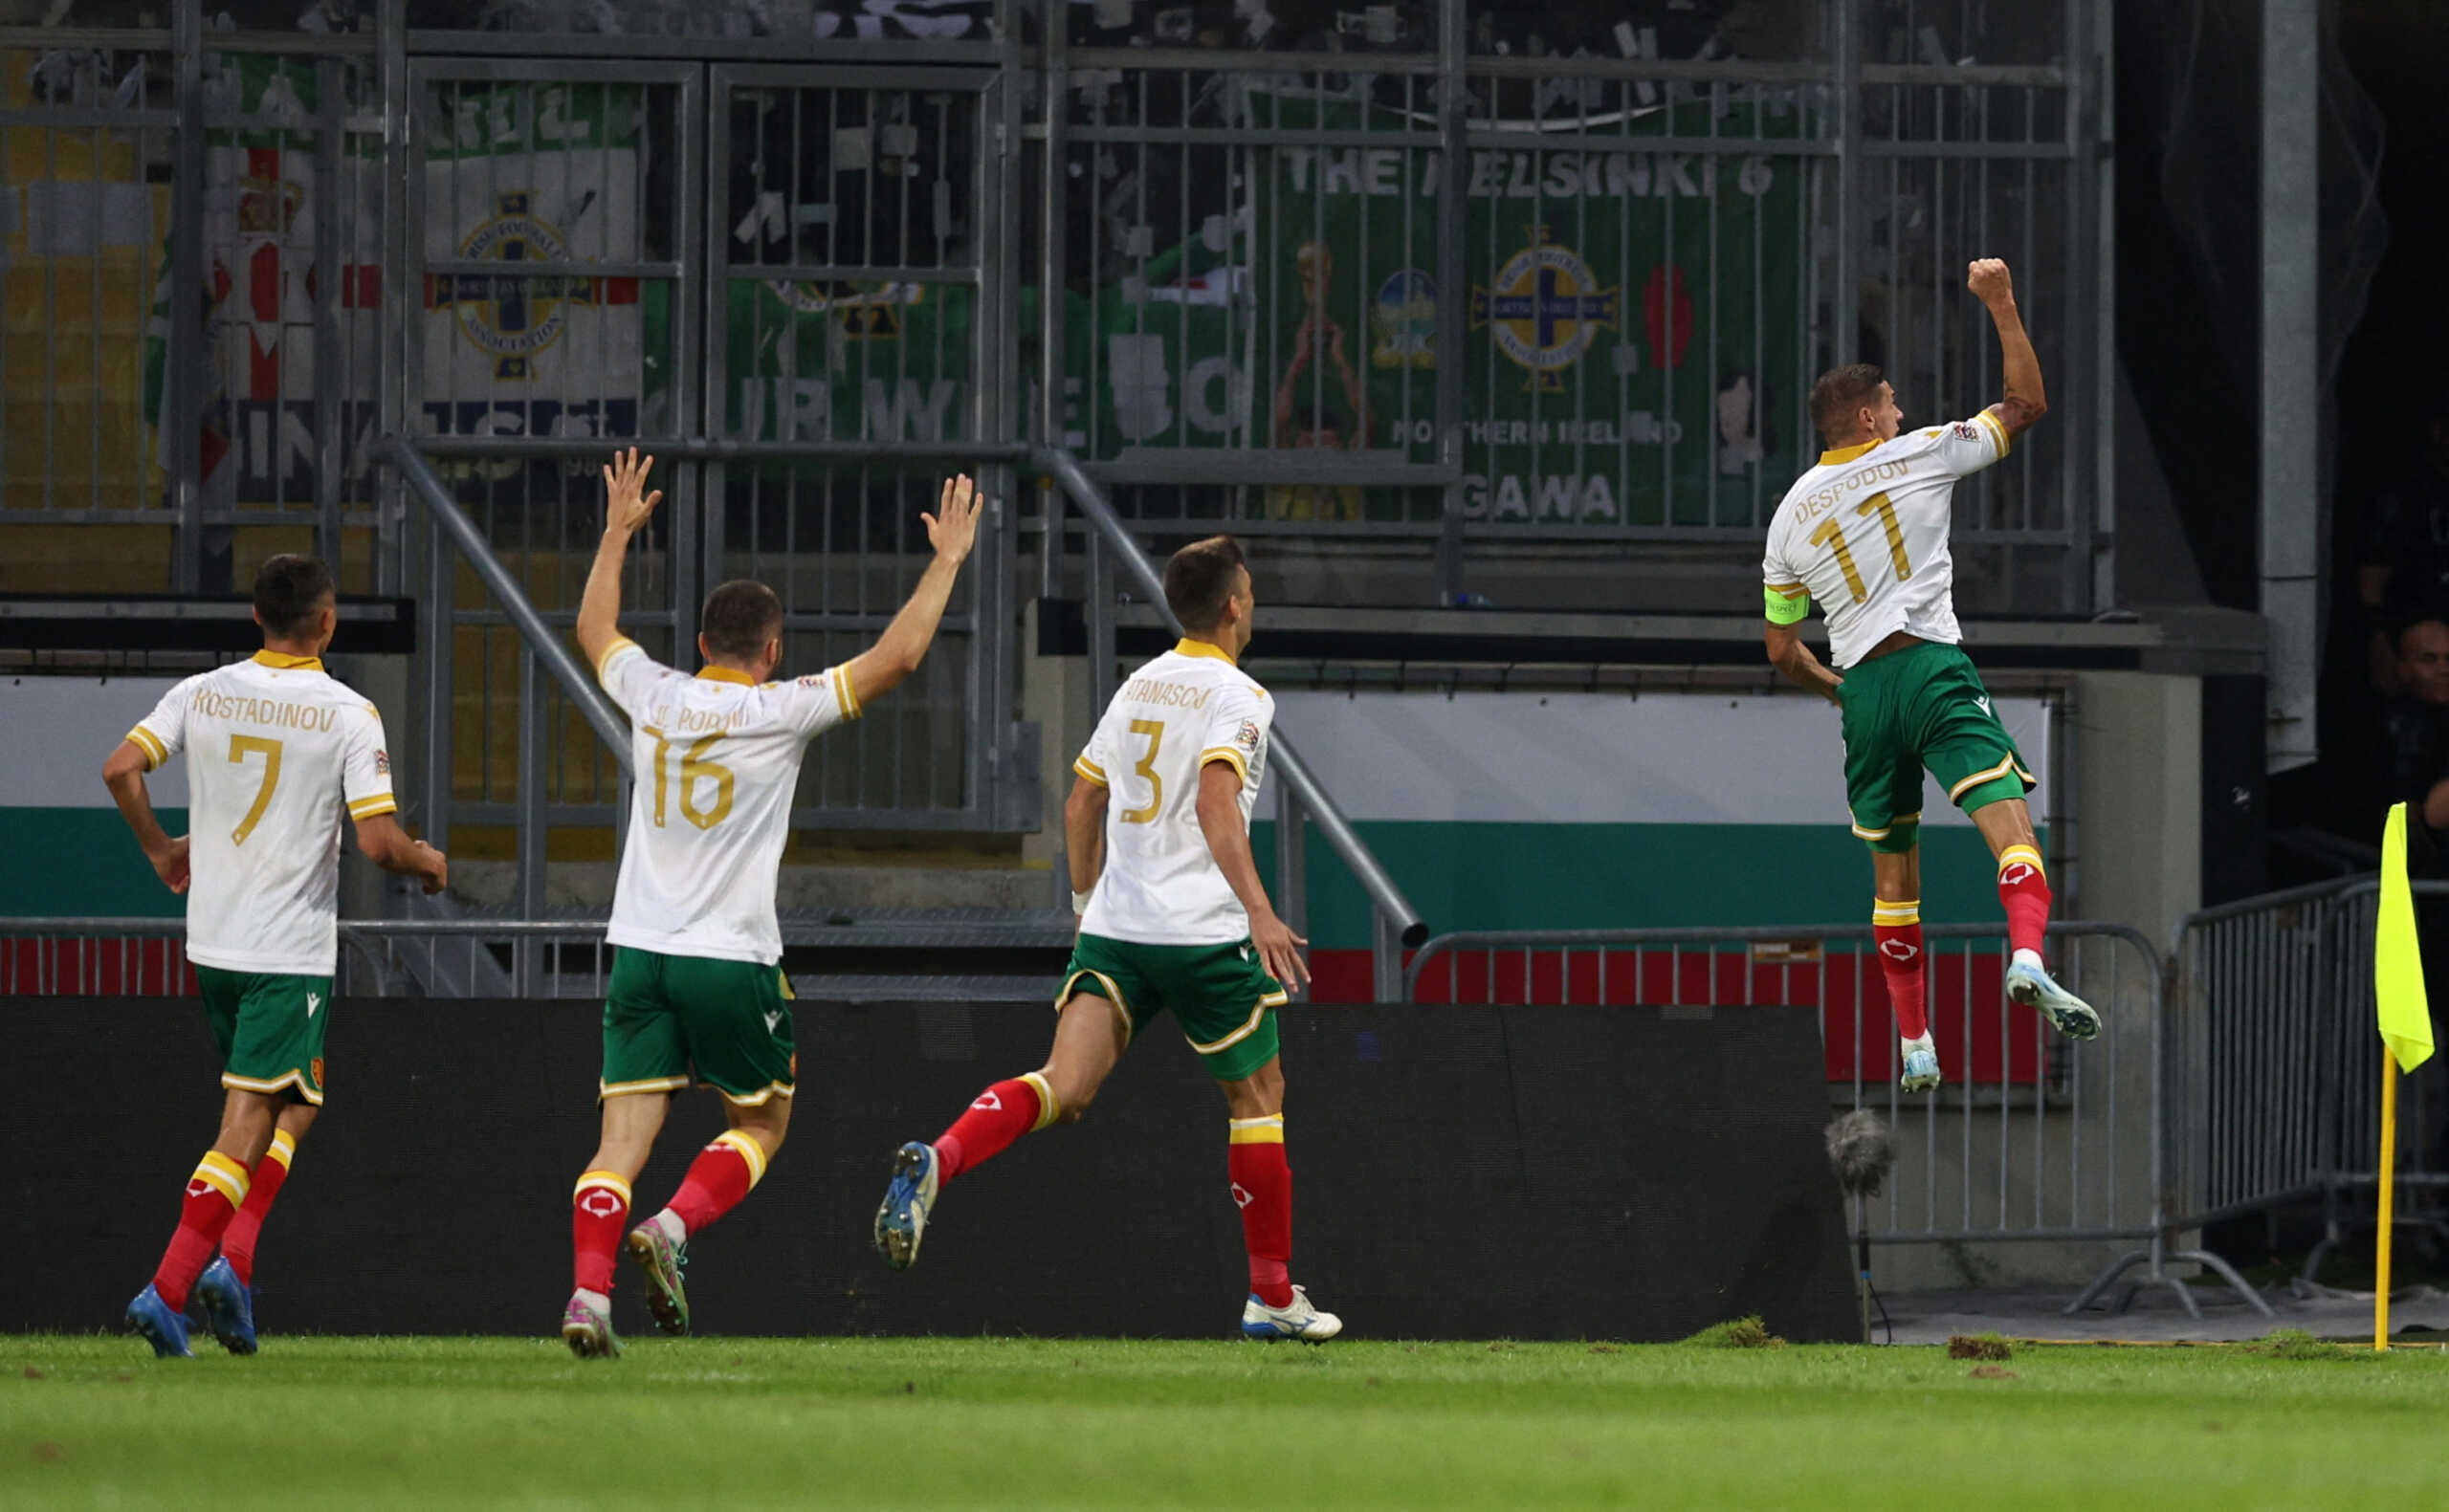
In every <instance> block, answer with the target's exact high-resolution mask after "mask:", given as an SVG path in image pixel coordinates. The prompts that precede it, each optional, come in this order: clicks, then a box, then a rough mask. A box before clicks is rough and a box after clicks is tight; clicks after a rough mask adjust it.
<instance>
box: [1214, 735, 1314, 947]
mask: <svg viewBox="0 0 2449 1512" xmlns="http://www.w3.org/2000/svg"><path fill="white" fill-rule="evenodd" d="M1199 832H1200V833H1201V834H1202V835H1203V836H1205V837H1206V839H1207V853H1208V854H1209V855H1211V856H1213V857H1215V858H1216V869H1217V870H1219V871H1221V872H1223V873H1224V883H1225V886H1227V887H1231V888H1232V889H1233V896H1235V897H1237V898H1239V899H1241V900H1242V909H1243V911H1244V912H1246V913H1247V914H1248V915H1249V916H1250V943H1251V944H1252V945H1255V946H1257V947H1258V950H1259V961H1260V964H1262V965H1264V966H1265V967H1267V971H1268V975H1270V976H1272V977H1274V978H1275V979H1276V980H1277V981H1280V982H1282V983H1283V984H1284V985H1285V986H1287V987H1297V986H1300V985H1301V984H1303V983H1305V982H1307V981H1309V979H1310V967H1309V964H1308V963H1307V962H1305V961H1303V960H1302V959H1301V947H1302V946H1304V945H1307V944H1309V943H1310V942H1309V941H1308V940H1305V939H1303V938H1302V937H1301V936H1300V935H1298V934H1295V933H1293V932H1292V926H1291V925H1289V924H1287V923H1285V922H1284V921H1283V920H1282V919H1279V918H1277V917H1276V916H1275V905H1274V904H1272V903H1269V901H1268V896H1267V888H1265V887H1260V886H1259V864H1258V861H1257V858H1255V857H1253V856H1252V855H1251V854H1250V832H1249V830H1248V829H1247V828H1246V827H1245V826H1244V825H1243V823H1242V774H1241V772H1240V770H1239V769H1237V768H1236V767H1234V766H1233V764H1232V763H1230V762H1228V761H1210V762H1208V763H1207V764H1206V765H1204V766H1202V767H1201V768H1200V769H1199Z"/></svg>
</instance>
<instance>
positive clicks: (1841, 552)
mask: <svg viewBox="0 0 2449 1512" xmlns="http://www.w3.org/2000/svg"><path fill="white" fill-rule="evenodd" d="M1854 513H1855V514H1857V515H1864V516H1865V517H1867V516H1869V515H1878V516H1879V522H1880V526H1881V528H1882V529H1884V530H1886V532H1887V555H1888V559H1890V560H1892V561H1894V562H1895V563H1896V581H1899V582H1905V581H1909V580H1910V579H1911V578H1912V576H1913V563H1912V562H1911V561H1909V560H1908V559H1907V558H1906V555H1905V528H1904V527H1903V526H1901V525H1899V524H1897V523H1896V506H1895V505H1894V504H1892V503H1890V502H1889V501H1888V497H1887V495H1886V494H1885V493H1874V494H1872V495H1871V496H1870V497H1869V498H1866V499H1864V500H1863V501H1862V502H1861V503H1860V504H1857V505H1855V506H1854ZM1811 543H1812V544H1813V545H1815V546H1834V547H1836V548H1837V565H1838V567H1839V569H1840V570H1842V572H1843V573H1844V574H1845V586H1846V587H1847V588H1848V589H1851V590H1852V592H1853V595H1854V602H1855V603H1862V602H1863V601H1864V600H1865V599H1867V598H1869V597H1870V596H1871V592H1870V589H1868V588H1867V587H1864V584H1863V571H1862V569H1861V568H1860V567H1857V566H1855V565H1854V554H1853V552H1852V551H1851V550H1849V549H1848V548H1847V547H1846V545H1845V532H1844V530H1843V528H1842V526H1841V525H1840V524H1839V522H1838V519H1837V516H1836V515H1829V516H1828V517H1827V518H1826V519H1824V520H1821V521H1820V528H1819V529H1818V530H1816V531H1813V532H1812V533H1811Z"/></svg>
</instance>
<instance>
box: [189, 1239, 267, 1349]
mask: <svg viewBox="0 0 2449 1512" xmlns="http://www.w3.org/2000/svg"><path fill="white" fill-rule="evenodd" d="M188 1308H189V1310H191V1311H193V1310H198V1309H200V1310H201V1311H202V1313H203V1316H204V1326H206V1327H207V1328H210V1330H212V1336H213V1337H214V1338H216V1339H218V1340H220V1341H221V1348H225V1349H227V1350H229V1351H230V1352H231V1353H232V1354H253V1353H254V1352H255V1289H254V1287H253V1286H249V1285H245V1284H243V1283H241V1282H239V1280H238V1273H237V1272H236V1271H234V1270H232V1269H231V1268H230V1262H229V1261H228V1260H224V1259H220V1258H217V1257H216V1258H215V1259H214V1260H213V1262H212V1263H211V1264H210V1265H208V1266H206V1267H205V1272H204V1274H203V1275H201V1276H198V1277H197V1278H196V1279H195V1290H194V1292H193V1293H191V1294H190V1295H189V1296H188Z"/></svg>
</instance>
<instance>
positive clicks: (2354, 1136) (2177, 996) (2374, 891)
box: [2169, 876, 2449, 1280]
mask: <svg viewBox="0 0 2449 1512" xmlns="http://www.w3.org/2000/svg"><path fill="white" fill-rule="evenodd" d="M2414 891H2415V895H2416V900H2417V904H2416V907H2417V912H2418V918H2419V919H2420V921H2421V923H2422V927H2423V930H2424V933H2425V935H2426V937H2427V943H2428V944H2429V943H2430V942H2431V941H2432V940H2435V939H2437V938H2438V936H2439V934H2440V929H2441V925H2442V923H2443V922H2444V921H2449V883H2438V882H2433V883H2417V884H2416V885H2415V887H2414ZM2379 901H2380V884H2379V883H2378V882H2377V881H2376V880H2374V879H2373V878H2372V877H2369V876H2367V877H2351V878H2347V879H2343V880H2341V881H2337V882H2326V883H2319V884H2316V885H2313V886H2310V887H2297V888H2293V889H2290V890H2288V891H2284V892H2278V893H2272V894H2269V895H2266V896H2263V897H2258V898H2248V899H2244V900H2242V901H2239V902H2237V903H2233V904H2229V905H2227V906H2225V907H2222V908H2217V909H2204V910H2202V911H2200V912H2197V913H2194V914H2190V915H2188V916H2187V917H2186V919H2185V920H2184V921H2183V922H2182V923H2181V924H2180V925H2179V926H2178V929H2177V934H2176V945H2175V949H2174V952H2173V955H2172V958H2171V966H2172V968H2173V984H2172V988H2171V991H2170V994H2169V1003H2170V1033H2171V1036H2172V1040H2173V1045H2174V1047H2175V1048H2176V1051H2177V1059H2176V1063H2177V1064H2178V1065H2179V1066H2181V1067H2183V1068H2185V1069H2184V1071H2183V1073H2182V1074H2181V1075H2179V1076H2178V1077H2177V1078H2175V1080H2174V1081H2173V1085H2172V1087H2171V1104H2170V1108H2169V1129H2170V1136H2169V1147H2170V1157H2171V1160H2170V1177H2171V1190H2172V1194H2173V1198H2172V1200H2173V1203H2174V1205H2175V1207H2176V1209H2177V1210H2178V1212H2179V1215H2180V1217H2181V1220H2182V1222H2183V1223H2184V1225H2185V1226H2186V1227H2189V1228H2193V1227H2198V1226H2200V1225H2202V1224H2206V1223H2213V1222H2217V1221H2220V1220H2222V1219H2228V1218H2237V1217H2243V1216H2249V1215H2252V1214H2256V1213H2267V1212H2271V1211H2273V1210H2276V1209H2278V1208H2281V1207H2283V1206H2286V1205H2288V1204H2293V1203H2305V1202H2310V1201H2314V1200H2319V1202H2320V1203H2321V1206H2322V1212H2323V1217H2324V1229H2325V1237H2324V1238H2323V1240H2322V1242H2321V1243H2320V1244H2319V1245H2317V1246H2316V1247H2315V1248H2314V1250H2313V1251H2312V1252H2311V1254H2310V1255H2308V1256H2307V1257H2306V1262H2305V1270H2304V1274H2305V1276H2306V1279H2308V1280H2309V1279H2313V1278H2315V1277H2317V1276H2318V1274H2319V1272H2320V1269H2321V1266H2322V1263H2323V1261H2324V1260H2325V1259H2326V1258H2327V1257H2328V1254H2329V1252H2330V1251H2331V1250H2332V1249H2333V1248H2335V1247H2336V1246H2337V1244H2338V1243H2339V1242H2340V1241H2341V1240H2342V1239H2343V1238H2345V1237H2346V1235H2347V1232H2348V1230H2349V1229H2350V1227H2351V1226H2355V1225H2359V1224H2365V1223H2369V1222H2370V1221H2371V1216H2370V1215H2369V1214H2368V1213H2365V1212H2363V1211H2361V1210H2355V1211H2350V1200H2349V1198H2350V1194H2352V1193H2356V1192H2360V1191H2364V1190H2367V1189H2371V1188H2373V1187H2375V1186H2377V1184H2378V1182H2379V1170H2378V1156H2379V1150H2380V1132H2381V1113H2380V1089H2381V1065H2382V1061H2381V1053H2382V1052H2381V1044H2380V1039H2379V1035H2378V1033H2377V1030H2376V1027H2375V1025H2376V1018H2375V1013H2374V1004H2373V997H2372V992H2373V987H2372V942H2373V934H2374V930H2375V927H2376V925H2377V923H2378V915H2379ZM2429 954H2430V955H2431V956H2432V957H2434V958H2435V959H2436V961H2437V960H2438V959H2440V958H2442V957H2443V955H2444V953H2443V952H2441V951H2439V950H2438V949H2435V950H2432V951H2430V952H2429ZM2399 1107H2400V1114H2399V1119H2400V1122H2399V1129H2400V1130H2401V1132H2400V1136H2399V1143H2400V1147H2401V1148H2400V1150H2399V1152H2398V1159H2397V1181H2398V1184H2399V1185H2400V1186H2401V1187H2403V1188H2407V1189H2410V1190H2409V1191H2408V1193H2407V1194H2406V1198H2405V1200H2404V1201H2403V1202H2402V1203H2401V1205H2400V1207H2399V1211H2398V1215H2397V1219H2396V1221H2397V1222H2398V1223H2400V1224H2402V1225H2407V1226H2412V1227H2419V1228H2422V1229H2425V1230H2427V1231H2429V1233H2430V1235H2431V1237H2432V1238H2433V1240H2434V1241H2435V1242H2443V1241H2449V1206H2444V1205H2443V1202H2442V1200H2441V1196H2440V1192H2441V1189H2443V1188H2449V1164H2444V1161H2443V1155H2444V1153H2449V1087H2444V1085H2443V1083H2442V1080H2441V1073H2440V1067H2439V1066H2438V1064H2433V1065H2427V1066H2425V1067H2423V1068H2421V1069H2419V1070H2418V1071H2417V1072H2416V1073H2415V1074H2414V1075H2411V1076H2409V1077H2408V1078H2407V1079H2406V1081H2405V1085H2404V1094H2403V1096H2402V1097H2401V1099H2400V1104H2399Z"/></svg>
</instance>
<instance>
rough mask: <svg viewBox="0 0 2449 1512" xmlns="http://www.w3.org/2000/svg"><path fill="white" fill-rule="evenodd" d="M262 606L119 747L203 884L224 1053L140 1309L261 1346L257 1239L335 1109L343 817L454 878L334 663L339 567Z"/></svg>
mask: <svg viewBox="0 0 2449 1512" xmlns="http://www.w3.org/2000/svg"><path fill="white" fill-rule="evenodd" d="M254 616H255V622H256V624H257V625H260V626H261V627H262V629H263V637H264V646H263V649H262V650H260V651H257V652H256V653H255V654H254V656H253V657H250V658H249V659H248V660H246V661H243V662H235V663H232V665H230V666H228V667H222V668H214V669H213V670H211V671H209V672H203V673H200V674H198V675H196V676H194V677H189V678H187V679H186V680H184V681H182V682H180V683H179V684H178V685H177V686H176V687H174V688H172V689H171V690H169V692H168V693H166V694H165V695H164V696H163V698H162V701H161V703H160V704H159V705H157V706H156V707H155V708H154V710H153V712H151V713H149V714H146V715H145V716H144V717H143V719H141V720H139V721H138V722H137V724H136V727H135V728H134V729H132V730H130V731H128V733H127V738H126V739H124V740H122V741H121V742H120V744H119V746H118V748H117V749H115V750H114V751H112V753H111V755H110V756H109V758H108V759H107V760H105V761H104V762H103V763H102V780H103V782H104V783H105V784H107V785H108V786H109V788H110V790H111V797H112V798H113V799H114V800H117V801H118V803H119V809H120V814H121V817H122V818H124V819H125V820H126V821H127V826H128V828H129V829H130V830H131V831H133V832H134V834H135V836H136V840H137V844H139V845H140V846H142V847H143V851H144V855H145V859H146V860H148V861H150V862H151V863H152V864H153V870H154V873H155V875H157V876H159V877H160V878H161V879H162V881H163V883H164V885H165V886H166V887H168V888H169V889H170V890H171V891H172V892H180V893H185V894H187V900H188V935H187V954H188V960H189V961H191V962H192V963H194V966H195V974H196V985H197V986H198V987H199V988H200V989H201V990H202V994H203V997H204V1019H205V1023H206V1024H207V1026H208V1027H209V1028H210V1030H211V1032H212V1040H213V1043H214V1045H215V1047H216V1048H218V1049H219V1051H220V1052H221V1060H222V1067H221V1085H222V1089H223V1092H222V1108H221V1131H220V1135H219V1137H218V1138H216V1139H215V1140H214V1141H213V1145H212V1148H211V1149H210V1150H208V1151H206V1153H205V1157H204V1160H203V1163H202V1164H200V1165H198V1166H197V1167H196V1168H195V1174H194V1175H192V1176H190V1177H189V1178H188V1187H187V1197H186V1200H185V1201H184V1203H183V1204H182V1205H181V1208H180V1216H179V1227H178V1231H177V1232H176V1233H175V1234H174V1235H173V1236H172V1237H171V1239H170V1243H169V1247H168V1248H167V1249H166V1250H165V1251H164V1252H163V1255H162V1262H161V1264H160V1266H159V1267H157V1268H156V1269H155V1271H154V1273H153V1281H152V1282H151V1284H149V1285H147V1286H146V1287H145V1288H144V1289H143V1291H141V1292H139V1293H137V1295H136V1299H135V1300H134V1301H133V1302H131V1303H129V1304H128V1305H127V1322H128V1325H129V1326H131V1327H132V1328H134V1329H135V1330H136V1331H138V1332H139V1333H142V1334H143V1336H144V1337H145V1339H146V1340H147V1341H149V1342H150V1343H151V1344H152V1346H153V1352H154V1353H155V1354H156V1355H165V1356H179V1355H186V1354H188V1352H189V1350H188V1317H187V1314H188V1309H189V1307H190V1305H192V1307H193V1308H194V1310H195V1312H196V1314H197V1321H198V1322H200V1323H202V1324H204V1325H205V1326H209V1327H210V1329H211V1331H212V1336H213V1337H214V1338H215V1339H217V1340H219V1341H220V1343H221V1346H222V1348H226V1349H228V1350H229V1351H230V1352H231V1353H232V1354H253V1353H254V1352H255V1318H254V1267H255V1241H256V1239H257V1238H258V1237H259V1236H260V1235H261V1233H262V1230H263V1223H264V1219H265V1217H266V1216H268V1215H269V1214H270V1212H271V1210H272V1203H273V1199H274V1197H276V1195H278V1194H279V1193H280V1190H281V1187H282V1184H283V1183H284V1182H285V1181H286V1180H287V1179H288V1175H289V1168H290V1166H291V1165H292V1164H293V1163H294V1161H295V1160H296V1157H297V1153H298V1143H299V1141H301V1140H303V1139H304V1138H305V1137H306V1131H307V1129H309V1128H311V1127H312V1126H313V1125H314V1122H315V1119H316V1116H317V1114H318V1113H319V1112H320V1109H321V1108H322V1106H323V1037H324V1031H325V1029H326V1028H327V1027H328V1026H329V1025H330V1024H331V1021H332V1009H331V999H332V975H333V970H332V969H333V967H334V965H335V964H336V958H337V956H338V953H339V950H340V907H339V905H340V849H341V827H342V820H343V819H345V820H347V821H348V822H349V824H350V826H351V827H352V828H354V830H355V831H356V836H357V845H358V849H359V850H360V851H362V852H363V853H364V856H365V857H366V859H367V860H369V861H371V862H373V863H374V864H375V865H376V866H381V867H383V868H384V869H385V870H386V871H393V872H399V873H403V874H405V875H408V876H413V877H417V878H420V879H421V880H422V881H423V882H424V884H425V888H426V890H427V891H428V892H434V891H438V890H440V889H441V887H442V886H443V885H444V883H445V882H446V881H447V880H448V879H449V869H448V866H447V865H446V863H445V861H444V859H443V856H442V853H441V852H440V851H437V850H435V849H434V848H433V847H432V846H430V845H428V844H425V843H424V842H422V841H415V840H410V839H409V838H408V835H407V834H406V833H404V832H403V831H402V830H401V828H400V823H399V821H398V820H397V819H396V818H394V817H393V816H394V814H395V812H396V810H397V807H398V805H397V804H395V803H394V802H393V801H392V799H391V758H390V756H388V755H387V754H386V752H385V750H384V746H383V716H382V715H381V714H379V713H377V712H375V709H374V706H373V705H372V704H369V703H367V702H366V701H365V699H364V697H363V696H361V695H360V694H358V693H356V692H354V691H352V690H350V689H349V688H348V687H347V685H345V684H343V683H342V682H341V681H340V680H339V679H337V678H335V677H333V676H332V675H331V674H330V673H328V672H326V671H325V670H324V669H323V660H322V658H323V649H324V647H325V646H329V645H330V644H331V640H332V635H333V632H334V629H335V627H336V626H337V625H338V624H339V621H340V610H339V606H338V599H337V596H336V594H335V592H334V588H333V583H332V575H331V572H330V569H328V568H326V567H325V566H324V565H323V564H322V563H321V562H320V561H318V560H316V559H314V558H312V557H297V556H278V557H274V558H272V559H270V560H268V561H266V562H265V563H264V564H263V567H262V568H261V570H259V571H258V572H257V573H256V574H255V582H254ZM182 754H184V755H185V756H186V757H187V769H188V770H187V776H188V824H189V832H188V834H186V835H182V836H180V837H178V838H177V839H175V840H174V839H172V838H170V837H169V836H168V835H166V834H165V833H164V832H163V829H162V822H161V820H160V818H159V817H158V816H157V815H156V814H155V813H154V811H153V799H152V794H151V791H150V790H149V788H148V787H147V785H146V783H145V774H146V773H148V772H151V771H153V770H155V769H157V768H159V767H160V766H162V765H163V764H164V763H165V762H167V761H169V760H170V759H171V758H172V757H174V756H180V755H182ZM216 1249H217V1250H219V1251H220V1257H219V1258H218V1259H215V1258H214V1255H213V1252H214V1251H215V1250H216ZM208 1262H209V1263H208Z"/></svg>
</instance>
